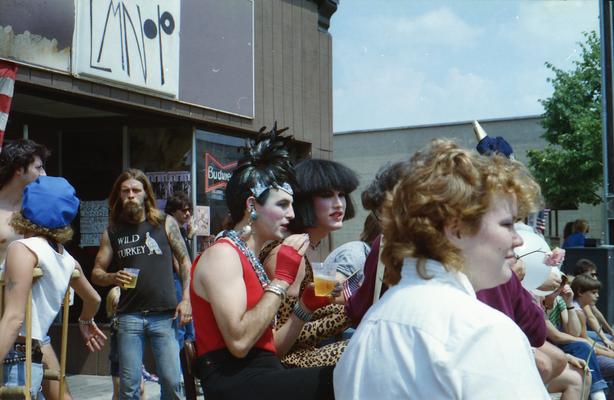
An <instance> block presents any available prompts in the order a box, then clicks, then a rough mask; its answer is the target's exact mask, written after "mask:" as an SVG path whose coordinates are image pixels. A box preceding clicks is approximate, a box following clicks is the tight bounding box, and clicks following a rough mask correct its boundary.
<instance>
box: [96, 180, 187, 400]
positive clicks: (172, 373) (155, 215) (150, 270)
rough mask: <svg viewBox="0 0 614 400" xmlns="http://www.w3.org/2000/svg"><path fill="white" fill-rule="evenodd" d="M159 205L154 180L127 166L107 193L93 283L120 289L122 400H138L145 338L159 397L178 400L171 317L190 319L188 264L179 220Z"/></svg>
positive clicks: (177, 352) (119, 331)
mask: <svg viewBox="0 0 614 400" xmlns="http://www.w3.org/2000/svg"><path fill="white" fill-rule="evenodd" d="M155 204H156V198H155V196H154V193H153V190H152V187H151V183H150V182H149V180H148V179H147V177H146V176H145V174H144V173H143V172H142V171H140V170H138V169H129V170H126V171H124V172H123V173H122V174H121V175H120V176H119V177H118V178H117V180H116V181H115V184H114V185H113V188H112V190H111V194H110V196H109V226H108V228H107V230H106V231H105V232H104V233H103V234H102V238H101V241H100V249H99V251H98V254H97V256H96V261H95V263H94V268H93V271H92V281H93V282H94V283H96V284H98V285H100V286H110V285H117V286H120V287H121V288H122V293H121V297H120V300H119V304H118V305H117V319H118V331H117V339H118V350H119V364H120V399H130V400H132V399H135V400H136V399H138V398H139V392H140V391H139V385H140V381H141V365H142V360H143V347H144V344H145V342H146V341H149V343H150V344H151V348H152V352H153V355H154V358H155V361H156V368H157V372H158V375H159V377H160V385H161V387H162V396H161V398H162V399H179V398H181V372H180V367H179V356H178V354H179V348H178V346H177V341H176V340H175V331H174V328H173V320H174V319H176V318H179V322H180V323H181V324H186V323H188V322H189V321H191V319H192V309H191V306H190V294H189V286H190V266H191V265H190V258H189V256H188V251H187V248H186V246H185V243H184V241H183V238H182V236H181V232H180V231H179V225H178V224H177V221H176V220H175V219H174V218H172V217H170V216H166V215H164V213H162V212H161V211H160V210H158V209H156V207H155ZM173 257H175V258H176V259H177V261H178V263H179V267H180V271H179V272H180V278H181V283H182V291H183V293H182V299H181V301H180V302H179V303H177V299H176V298H175V289H174V283H173ZM109 267H111V269H109ZM108 269H109V270H108ZM127 269H128V270H127ZM111 271H112V272H111ZM135 275H136V276H135Z"/></svg>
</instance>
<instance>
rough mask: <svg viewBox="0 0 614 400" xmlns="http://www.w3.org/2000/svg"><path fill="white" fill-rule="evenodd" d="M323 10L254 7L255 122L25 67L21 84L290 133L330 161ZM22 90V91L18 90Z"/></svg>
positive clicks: (289, 2) (262, 2)
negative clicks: (285, 128)
mask: <svg viewBox="0 0 614 400" xmlns="http://www.w3.org/2000/svg"><path fill="white" fill-rule="evenodd" d="M322 3H323V2H321V1H319V2H314V1H304V0H258V1H254V41H255V47H254V52H255V57H254V64H255V67H254V69H255V118H254V119H248V118H243V117H239V116H235V115H231V114H226V113H222V112H218V111H214V110H208V109H204V108H202V107H197V106H192V105H188V104H184V103H179V102H176V101H173V100H170V99H164V98H160V97H156V96H151V95H146V94H141V93H136V92H133V91H130V90H127V89H122V88H117V87H112V86H108V85H105V84H103V83H95V82H91V81H85V80H81V79H77V78H75V77H73V76H71V75H68V74H63V73H58V72H52V71H49V70H43V69H37V68H33V67H27V66H21V67H20V68H19V73H18V78H17V80H18V81H19V84H26V85H36V86H42V87H46V88H50V89H54V90H58V91H60V92H62V93H65V94H70V95H79V96H87V97H89V98H93V99H98V100H103V101H109V102H112V103H120V104H127V105H131V106H136V107H139V108H141V109H147V110H153V111H156V112H160V113H162V114H167V115H169V116H177V117H180V118H186V119H189V120H192V121H194V122H195V123H196V124H200V125H203V126H212V125H213V126H217V127H224V128H226V129H230V130H237V131H242V132H255V131H257V130H258V129H259V128H260V127H261V126H264V125H266V126H271V124H272V122H273V121H277V122H278V125H279V126H289V127H290V128H291V133H292V134H293V135H294V136H295V137H296V139H298V140H300V141H304V142H308V143H312V152H313V156H314V157H324V158H329V155H330V151H331V146H332V143H331V135H332V40H331V36H330V34H329V33H328V32H327V31H326V30H325V29H319V26H320V25H321V22H320V23H319V19H321V15H320V13H319V11H320V10H319V8H320V7H324V6H326V4H324V5H322ZM18 89H19V88H17V90H18Z"/></svg>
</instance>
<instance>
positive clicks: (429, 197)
mask: <svg viewBox="0 0 614 400" xmlns="http://www.w3.org/2000/svg"><path fill="white" fill-rule="evenodd" d="M408 170H409V171H411V173H409V174H405V175H404V176H403V177H402V178H401V180H400V181H399V183H398V184H397V185H396V186H395V188H394V190H393V191H392V194H391V195H389V196H388V198H387V200H386V202H385V204H384V208H383V213H382V222H383V234H384V238H385V240H384V248H383V251H382V259H383V261H384V263H385V264H386V269H387V270H386V273H387V276H386V280H387V282H388V283H389V284H390V285H391V286H392V287H391V288H390V289H389V290H388V291H387V292H386V294H385V295H384V296H383V297H382V299H380V301H379V302H378V303H376V304H375V305H374V306H373V307H372V308H371V310H370V311H369V312H368V313H367V314H366V315H365V317H364V318H363V320H362V322H361V324H360V325H359V327H358V330H357V331H356V333H355V334H354V336H353V337H352V339H351V340H350V343H349V345H348V347H347V348H346V350H345V352H344V354H343V356H342V357H341V360H340V361H339V363H338V364H337V366H336V368H335V374H334V385H335V396H336V398H337V399H363V398H417V399H426V398H437V399H443V398H459V399H460V398H497V399H520V398H522V399H549V398H550V397H549V396H548V393H547V392H546V390H545V388H544V385H543V384H542V382H541V379H540V376H539V373H538V371H537V369H536V367H535V362H534V360H533V354H532V352H531V347H530V345H529V343H528V341H527V338H526V336H525V335H524V334H523V333H522V331H521V330H520V329H519V328H518V327H517V326H516V325H515V324H514V323H513V322H512V321H511V320H510V319H509V318H507V317H506V316H505V315H503V314H501V313H500V312H498V311H496V310H494V309H492V308H490V307H488V306H487V305H485V304H483V303H481V302H480V301H478V300H477V299H476V295H475V292H476V291H478V290H480V289H486V288H490V287H494V286H497V285H499V284H502V283H504V282H506V281H507V280H508V279H509V278H510V276H511V274H512V271H511V266H512V265H513V264H514V263H515V262H516V258H515V254H514V248H515V247H518V246H520V245H521V244H522V239H521V238H520V236H519V235H518V234H517V233H516V231H515V230H514V222H515V221H516V220H518V219H519V218H522V217H524V216H525V215H527V213H528V212H530V211H533V210H535V209H537V206H538V204H539V200H540V190H539V186H538V185H537V183H536V182H535V181H534V180H533V178H532V177H531V176H530V174H529V173H528V172H527V171H526V169H525V168H524V167H523V166H522V165H521V164H520V163H517V162H515V161H511V160H508V159H506V158H505V157H502V156H499V155H495V156H491V157H485V156H481V155H479V154H477V153H474V152H470V151H468V150H465V149H463V148H461V147H459V146H458V145H456V144H454V143H453V142H451V141H447V140H435V141H433V142H432V143H431V144H430V145H429V146H427V147H426V148H425V149H424V150H422V151H420V152H418V153H416V154H415V155H414V156H413V157H412V159H411V161H410V166H409V168H408Z"/></svg>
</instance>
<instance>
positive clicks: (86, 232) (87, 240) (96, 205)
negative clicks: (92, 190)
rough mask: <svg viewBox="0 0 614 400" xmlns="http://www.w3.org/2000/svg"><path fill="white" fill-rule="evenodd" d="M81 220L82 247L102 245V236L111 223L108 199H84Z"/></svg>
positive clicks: (80, 214)
mask: <svg viewBox="0 0 614 400" xmlns="http://www.w3.org/2000/svg"><path fill="white" fill-rule="evenodd" d="M79 220H80V223H81V224H80V227H79V230H80V231H81V247H91V246H100V236H101V235H102V233H103V232H104V231H105V229H107V225H108V223H109V207H108V203H107V200H92V201H82V202H81V207H80V209H79Z"/></svg>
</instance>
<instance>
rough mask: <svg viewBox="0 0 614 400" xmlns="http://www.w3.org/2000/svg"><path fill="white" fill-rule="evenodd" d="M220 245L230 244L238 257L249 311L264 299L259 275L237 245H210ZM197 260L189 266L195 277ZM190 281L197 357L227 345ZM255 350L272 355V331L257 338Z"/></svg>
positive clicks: (207, 303)
mask: <svg viewBox="0 0 614 400" xmlns="http://www.w3.org/2000/svg"><path fill="white" fill-rule="evenodd" d="M222 243H227V244H230V245H231V246H232V247H233V248H234V249H235V250H236V252H237V253H238V254H239V257H240V258H241V266H242V267H243V280H244V281H245V289H246V292H247V309H248V310H251V309H252V308H254V307H255V306H256V304H257V303H258V301H259V300H260V298H261V297H262V296H263V294H264V289H262V285H261V284H260V280H258V276H257V275H256V272H254V269H253V268H252V264H251V263H250V261H249V260H248V258H247V257H246V256H245V255H244V254H243V252H242V251H241V250H239V248H238V247H237V246H235V244H234V243H232V242H231V241H229V240H224V241H223V242H221V243H220V242H218V243H216V244H214V245H213V246H217V245H219V244H222ZM199 259H200V256H199V257H198V258H197V259H196V260H195V261H194V264H193V265H192V274H191V275H192V277H194V270H195V269H196V265H197V264H198V260H199ZM203 267H204V268H206V266H202V267H201V268H203ZM192 282H193V280H190V301H191V303H192V315H193V317H194V331H195V333H196V353H197V355H198V356H201V355H203V354H205V353H208V352H210V351H214V350H219V349H223V348H225V347H227V346H226V343H225V342H224V338H223V337H222V333H221V332H220V330H219V328H218V326H217V323H216V321H215V316H214V315H213V310H212V308H211V304H209V302H208V301H206V300H205V299H203V298H202V297H200V296H199V295H198V294H196V292H195V291H194V287H193V286H192ZM254 347H257V348H259V349H263V350H267V351H271V352H273V353H275V344H274V342H273V329H272V328H267V329H266V330H265V331H264V333H263V334H262V336H261V337H260V339H258V341H257V342H256V343H255V344H254Z"/></svg>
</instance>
